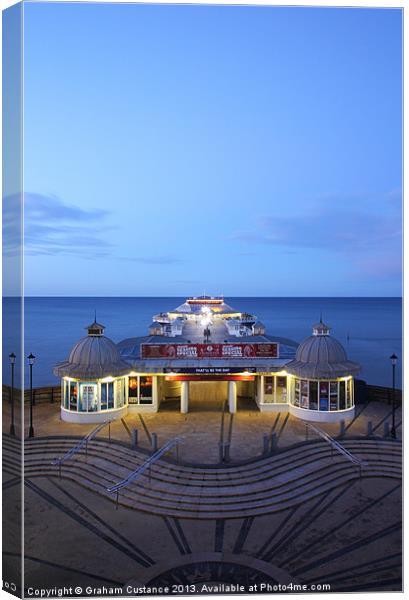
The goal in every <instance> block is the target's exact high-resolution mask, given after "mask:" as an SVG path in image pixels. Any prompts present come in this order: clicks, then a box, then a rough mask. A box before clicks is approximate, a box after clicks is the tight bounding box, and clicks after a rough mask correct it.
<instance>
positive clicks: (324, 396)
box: [319, 381, 329, 410]
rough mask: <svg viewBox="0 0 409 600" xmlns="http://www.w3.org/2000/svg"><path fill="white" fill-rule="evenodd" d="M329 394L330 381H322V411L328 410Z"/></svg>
mask: <svg viewBox="0 0 409 600" xmlns="http://www.w3.org/2000/svg"><path fill="white" fill-rule="evenodd" d="M328 393H329V383H328V381H320V403H319V406H320V410H328Z"/></svg>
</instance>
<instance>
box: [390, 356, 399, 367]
mask: <svg viewBox="0 0 409 600" xmlns="http://www.w3.org/2000/svg"><path fill="white" fill-rule="evenodd" d="M389 358H390V360H391V363H392V366H393V367H394V366H395V365H396V363H397V362H398V357H397V356H396V354H395V353H393V354H392V356H390V357H389Z"/></svg>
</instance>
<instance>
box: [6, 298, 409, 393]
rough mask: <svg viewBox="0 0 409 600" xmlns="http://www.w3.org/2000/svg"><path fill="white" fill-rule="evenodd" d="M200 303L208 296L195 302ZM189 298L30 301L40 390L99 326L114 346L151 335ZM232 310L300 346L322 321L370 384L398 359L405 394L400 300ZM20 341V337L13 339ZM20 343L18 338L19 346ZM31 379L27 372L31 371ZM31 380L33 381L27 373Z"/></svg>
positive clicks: (31, 346)
mask: <svg viewBox="0 0 409 600" xmlns="http://www.w3.org/2000/svg"><path fill="white" fill-rule="evenodd" d="M196 295H202V294H200V293H199V294H196ZM186 297H187V296H25V298H24V301H25V302H24V306H25V349H24V352H25V354H29V353H30V352H32V353H33V354H34V355H35V356H36V362H35V365H34V368H33V376H34V382H33V383H34V386H35V387H40V386H45V385H58V379H57V378H56V377H55V376H54V375H53V373H52V369H53V365H54V364H55V363H57V362H59V361H62V360H65V359H66V358H67V357H68V355H69V353H70V350H71V348H72V346H73V345H74V344H75V343H76V342H77V341H78V340H79V339H80V338H81V337H83V336H84V335H85V334H86V332H85V330H84V328H85V327H86V325H88V324H89V323H90V322H92V321H93V320H94V315H95V311H96V313H97V320H98V321H99V322H101V323H102V324H103V325H105V326H106V331H105V334H106V335H107V336H108V337H110V338H111V339H112V340H113V341H114V342H119V341H121V340H122V339H125V338H129V337H137V336H143V335H147V334H148V328H149V325H150V323H151V322H152V317H153V316H154V315H155V314H157V313H159V312H166V311H168V310H171V309H174V308H176V307H177V306H178V305H179V304H181V303H182V302H183V301H184V300H185V299H186ZM223 297H224V298H225V300H226V302H227V303H228V304H231V305H232V306H233V307H234V308H236V309H237V310H239V311H242V312H249V313H252V314H254V315H256V316H257V317H258V318H259V320H260V321H262V322H263V323H264V324H265V326H266V329H267V333H268V334H270V335H275V336H277V337H285V338H289V339H292V340H294V341H295V342H297V343H299V342H301V341H302V340H303V339H304V338H305V337H307V336H309V335H311V330H312V325H313V324H314V323H316V322H317V321H319V319H320V315H321V314H322V318H323V321H324V322H326V323H327V324H328V325H329V326H330V327H331V335H333V336H334V337H335V338H337V339H338V340H339V341H340V342H341V343H342V344H343V346H344V347H345V350H346V352H347V354H348V358H349V359H350V360H353V361H356V362H358V363H360V364H361V365H362V372H361V373H360V374H359V375H358V377H359V378H361V379H364V380H365V381H367V383H370V384H374V385H383V386H390V385H391V382H392V376H391V365H390V360H389V357H390V355H391V354H393V353H395V354H397V355H398V357H399V362H398V367H397V380H396V383H397V387H399V388H400V387H402V386H401V357H402V298H401V297H400V296H274V297H270V296H223ZM18 311H19V297H3V320H4V319H7V320H8V321H9V322H15V323H17V322H18ZM14 336H15V333H14ZM3 338H4V339H3V380H4V382H5V383H7V382H8V378H9V371H10V366H9V364H8V355H9V354H10V352H13V351H15V350H14V349H13V347H12V346H13V332H12V331H11V330H10V328H9V329H8V328H7V327H6V328H5V329H4V334H3ZM14 339H15V338H14ZM26 371H27V370H26ZM26 375H27V373H26Z"/></svg>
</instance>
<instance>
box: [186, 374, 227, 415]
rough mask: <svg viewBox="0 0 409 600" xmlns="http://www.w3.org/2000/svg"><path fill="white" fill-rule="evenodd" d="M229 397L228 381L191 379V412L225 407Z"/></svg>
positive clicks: (216, 409) (217, 409)
mask: <svg viewBox="0 0 409 600" xmlns="http://www.w3.org/2000/svg"><path fill="white" fill-rule="evenodd" d="M227 398H228V382H227V381H190V382H189V412H198V411H216V412H219V411H221V410H222V409H223V406H224V404H225V402H227Z"/></svg>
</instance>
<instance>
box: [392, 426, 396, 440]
mask: <svg viewBox="0 0 409 600" xmlns="http://www.w3.org/2000/svg"><path fill="white" fill-rule="evenodd" d="M391 437H393V439H394V440H396V429H395V427H392V429H391Z"/></svg>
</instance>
